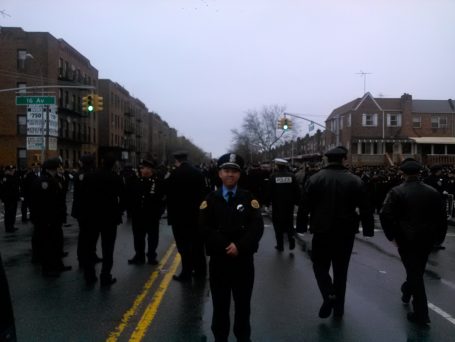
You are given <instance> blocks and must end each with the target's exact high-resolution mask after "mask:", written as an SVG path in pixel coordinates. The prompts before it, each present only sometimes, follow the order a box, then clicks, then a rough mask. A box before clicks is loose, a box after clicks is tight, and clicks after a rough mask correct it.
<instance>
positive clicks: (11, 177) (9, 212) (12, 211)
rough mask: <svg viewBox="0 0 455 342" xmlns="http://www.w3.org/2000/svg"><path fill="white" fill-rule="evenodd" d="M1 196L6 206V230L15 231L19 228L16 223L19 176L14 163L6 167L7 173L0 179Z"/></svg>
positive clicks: (8, 231)
mask: <svg viewBox="0 0 455 342" xmlns="http://www.w3.org/2000/svg"><path fill="white" fill-rule="evenodd" d="M0 196H1V200H2V201H3V204H4V206H5V232H7V233H14V232H15V231H16V230H17V228H16V227H15V226H14V225H15V224H16V212H17V201H18V200H19V178H18V177H17V175H16V168H15V167H14V166H13V165H8V166H7V167H6V168H5V174H4V176H3V178H1V179H0Z"/></svg>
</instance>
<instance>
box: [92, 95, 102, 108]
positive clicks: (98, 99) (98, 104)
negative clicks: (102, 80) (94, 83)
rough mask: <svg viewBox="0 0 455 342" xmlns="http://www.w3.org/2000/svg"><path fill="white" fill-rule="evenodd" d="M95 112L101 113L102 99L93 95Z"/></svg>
mask: <svg viewBox="0 0 455 342" xmlns="http://www.w3.org/2000/svg"><path fill="white" fill-rule="evenodd" d="M94 103H95V112H102V111H103V97H102V96H99V95H95V101H94Z"/></svg>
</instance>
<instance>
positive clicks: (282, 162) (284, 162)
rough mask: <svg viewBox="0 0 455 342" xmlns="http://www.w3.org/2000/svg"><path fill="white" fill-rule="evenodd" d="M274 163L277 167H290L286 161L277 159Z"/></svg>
mask: <svg viewBox="0 0 455 342" xmlns="http://www.w3.org/2000/svg"><path fill="white" fill-rule="evenodd" d="M273 161H274V163H275V164H276V165H288V161H287V160H286V159H282V158H275V159H274V160H273Z"/></svg>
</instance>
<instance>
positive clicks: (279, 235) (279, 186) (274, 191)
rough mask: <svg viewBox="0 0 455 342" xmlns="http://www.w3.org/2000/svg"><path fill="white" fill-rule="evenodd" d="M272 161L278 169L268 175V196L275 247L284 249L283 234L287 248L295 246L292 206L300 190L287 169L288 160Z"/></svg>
mask: <svg viewBox="0 0 455 342" xmlns="http://www.w3.org/2000/svg"><path fill="white" fill-rule="evenodd" d="M274 163H275V165H276V167H277V169H278V170H276V171H275V172H273V173H272V174H271V175H270V179H269V191H268V193H269V196H270V202H271V204H272V222H273V229H274V230H275V237H276V246H275V248H276V249H277V250H278V251H279V252H282V251H283V250H284V241H283V240H284V234H286V235H287V238H288V241H289V250H293V249H294V248H295V239H294V206H295V205H298V204H299V200H300V190H299V185H298V183H297V180H296V178H295V176H294V174H293V173H292V172H290V171H289V170H288V162H287V161H286V160H284V159H281V158H276V159H275V160H274Z"/></svg>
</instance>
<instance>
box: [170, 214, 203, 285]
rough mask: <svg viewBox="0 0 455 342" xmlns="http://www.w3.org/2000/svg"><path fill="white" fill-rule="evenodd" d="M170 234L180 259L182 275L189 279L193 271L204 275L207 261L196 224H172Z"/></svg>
mask: <svg viewBox="0 0 455 342" xmlns="http://www.w3.org/2000/svg"><path fill="white" fill-rule="evenodd" d="M172 232H173V233H174V239H175V243H176V245H177V250H178V252H179V253H180V256H181V258H182V275H183V276H185V277H187V276H188V277H189V276H191V274H192V272H193V270H194V272H195V273H196V274H200V275H203V274H206V273H207V261H206V258H205V250H204V243H203V240H202V237H201V236H200V234H199V232H198V229H197V223H194V224H191V223H190V224H173V225H172Z"/></svg>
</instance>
